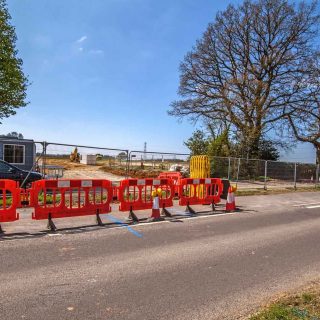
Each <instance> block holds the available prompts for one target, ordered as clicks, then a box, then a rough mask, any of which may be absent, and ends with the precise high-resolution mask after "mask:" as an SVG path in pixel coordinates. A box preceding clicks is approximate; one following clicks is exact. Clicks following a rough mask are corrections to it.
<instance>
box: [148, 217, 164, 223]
mask: <svg viewBox="0 0 320 320" xmlns="http://www.w3.org/2000/svg"><path fill="white" fill-rule="evenodd" d="M147 221H148V222H158V221H164V218H163V217H157V218H154V217H151V218H148V220H147Z"/></svg>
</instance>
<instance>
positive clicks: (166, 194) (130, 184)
mask: <svg viewBox="0 0 320 320" xmlns="http://www.w3.org/2000/svg"><path fill="white" fill-rule="evenodd" d="M158 188H161V190H162V195H161V196H160V199H159V205H160V208H164V207H165V208H166V207H172V206H173V201H172V198H173V196H174V185H173V181H172V180H171V179H151V178H148V179H126V180H122V181H121V183H120V187H119V201H120V206H119V210H120V211H130V210H144V209H151V208H152V200H153V199H152V191H153V190H154V189H158Z"/></svg>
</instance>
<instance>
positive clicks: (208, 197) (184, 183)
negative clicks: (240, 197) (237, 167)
mask: <svg viewBox="0 0 320 320" xmlns="http://www.w3.org/2000/svg"><path fill="white" fill-rule="evenodd" d="M222 191H223V184H222V181H221V179H218V178H205V179H181V181H180V200H179V205H180V206H185V205H192V204H212V203H218V202H220V196H221V194H222Z"/></svg>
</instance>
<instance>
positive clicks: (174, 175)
mask: <svg viewBox="0 0 320 320" xmlns="http://www.w3.org/2000/svg"><path fill="white" fill-rule="evenodd" d="M158 178H159V179H172V180H173V184H174V195H175V196H179V186H180V181H181V179H182V175H181V173H180V172H171V171H167V172H161V173H160V174H159V176H158Z"/></svg>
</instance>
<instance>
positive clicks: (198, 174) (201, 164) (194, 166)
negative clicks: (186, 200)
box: [189, 155, 210, 197]
mask: <svg viewBox="0 0 320 320" xmlns="http://www.w3.org/2000/svg"><path fill="white" fill-rule="evenodd" d="M190 178H194V179H199V178H210V161H209V158H208V156H206V155H201V156H192V157H191V159H190ZM194 189H195V190H194ZM189 192H190V196H193V194H194V192H196V194H198V193H199V196H201V197H202V196H203V192H204V190H203V186H197V187H195V188H191V189H190V190H189Z"/></svg>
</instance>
